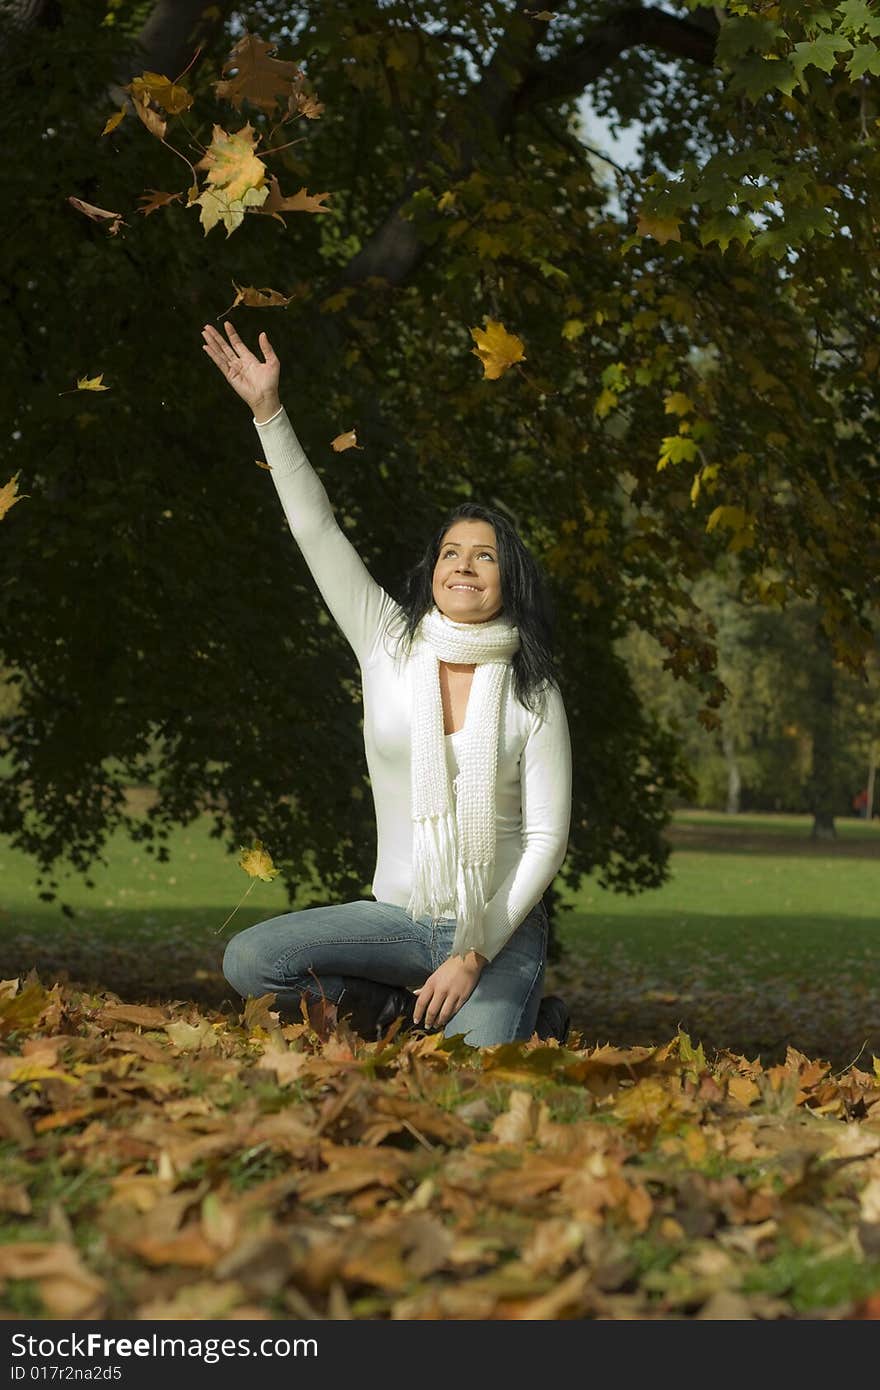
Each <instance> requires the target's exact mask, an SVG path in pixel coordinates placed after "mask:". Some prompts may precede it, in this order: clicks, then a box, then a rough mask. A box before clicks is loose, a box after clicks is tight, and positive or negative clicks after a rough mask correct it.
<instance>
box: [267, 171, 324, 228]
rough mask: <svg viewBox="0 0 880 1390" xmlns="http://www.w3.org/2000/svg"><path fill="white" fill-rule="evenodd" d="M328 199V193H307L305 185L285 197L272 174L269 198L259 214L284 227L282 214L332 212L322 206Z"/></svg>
mask: <svg viewBox="0 0 880 1390" xmlns="http://www.w3.org/2000/svg"><path fill="white" fill-rule="evenodd" d="M329 197H330V194H329V193H308V192H307V191H306V188H305V185H303V187H302V188H300V189H299V191H298V192H296V193H293V194H291V195H290V196H289V197H285V196H284V195H283V194H282V192H281V186H280V184H279V183H278V180H277V178H276V177H275V175H274V174H272V175H270V178H269V196H268V197H267V199H266V201H265V202H264V203H263V205H262V207H261V208H260V212H261V213H268V215H269V216H270V217H275V218H277V219H278V221H279V222H280V223H281V225H282V226H286V225H287V223H286V222H285V221H284V218H283V217H282V216H281V213H282V212H332V211H333V209H332V208H325V207H323V206H322V203H323V201H324V199H325V198H329Z"/></svg>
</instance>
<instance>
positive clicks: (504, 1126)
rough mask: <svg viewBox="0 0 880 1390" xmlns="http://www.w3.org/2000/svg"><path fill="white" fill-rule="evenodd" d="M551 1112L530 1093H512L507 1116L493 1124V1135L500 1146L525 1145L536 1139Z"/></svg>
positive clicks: (500, 1117)
mask: <svg viewBox="0 0 880 1390" xmlns="http://www.w3.org/2000/svg"><path fill="white" fill-rule="evenodd" d="M549 1118H550V1111H549V1110H548V1108H547V1106H546V1104H545V1103H544V1102H543V1101H540V1102H539V1101H538V1100H536V1098H535V1097H534V1096H533V1095H531V1093H530V1092H529V1091H511V1092H510V1099H509V1103H508V1108H507V1111H506V1112H505V1114H503V1115H499V1116H498V1118H497V1119H496V1120H495V1121H494V1122H493V1124H492V1133H493V1134H494V1135H495V1138H496V1139H497V1140H498V1142H499V1144H524V1143H525V1142H526V1141H527V1140H528V1139H534V1138H535V1136H536V1134H537V1132H538V1128H539V1126H540V1125H541V1123H542V1122H543V1123H545V1124H546V1123H547V1121H548V1120H549Z"/></svg>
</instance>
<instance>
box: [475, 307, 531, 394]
mask: <svg viewBox="0 0 880 1390" xmlns="http://www.w3.org/2000/svg"><path fill="white" fill-rule="evenodd" d="M471 337H472V338H473V340H474V342H475V343H476V345H477V346H476V347H475V348H471V352H472V353H473V354H474V356H475V357H479V359H480V361H481V362H482V364H483V379H484V380H488V381H497V380H498V378H499V377H501V376H503V375H504V373H505V372H506V371H507V369H508V368H509V367H512V366H513V364H514V362H524V361H525V356H526V355H525V352H524V350H523V342H522V339H521V338H517V336H516V334H515V333H508V331H507V329H506V328H505V327H504V324H503V323H499V322H498V320H497V319H489V318H487V319H486V327H485V328H472V329H471Z"/></svg>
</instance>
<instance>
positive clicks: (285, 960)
mask: <svg viewBox="0 0 880 1390" xmlns="http://www.w3.org/2000/svg"><path fill="white" fill-rule="evenodd" d="M548 925H549V924H548V920H547V913H546V910H545V908H544V904H543V901H542V902H538V903H536V904H535V906H534V907H533V908H532V910H531V912H529V914H528V916H527V917H526V918H525V920H524V921H523V922H521V923H520V925H519V926H518V927H517V929H516V931H515V932H514V933H513V935H512V936H511V938H510V940H509V941H508V942H507V944H506V945H505V946H504V947H503V948H502V949H501V950H500V951H499V952H498V955H497V956H496V957H495V959H494V960H492V961H490V962H489V964H488V965H486V966H484V968H483V971H482V973H481V975H480V978H479V980H478V981H477V984H476V986H475V988H474V990H473V992H472V994H471V995H470V997H469V998H468V999H466V1000H465V1002H464V1003H463V1004H462V1006H461V1008H460V1009H459V1010H458V1012H457V1013H456V1014H453V1016H452V1018H451V1019H450V1020H449V1022H448V1023H447V1025H446V1027H445V1029H444V1035H445V1036H446V1037H447V1038H450V1037H453V1036H454V1035H455V1034H461V1033H463V1034H464V1038H465V1042H467V1043H469V1044H470V1045H471V1046H472V1047H486V1046H489V1045H490V1044H492V1043H503V1042H514V1041H515V1040H517V1039H523V1038H530V1037H531V1035H532V1033H533V1032H534V1030H535V1020H536V1018H537V1015H538V1005H539V1004H540V1002H541V989H542V987H543V983H544V962H545V958H546V954H547V933H548ZM454 935H455V918H454V917H435V918H432V917H430V916H424V917H419V918H417V919H416V920H415V921H413V919H412V918H411V917H409V916H408V915H407V912H406V909H405V908H402V907H395V906H394V904H393V903H383V902H374V901H373V900H372V899H362V900H359V901H357V902H351V903H340V904H338V905H335V904H334V905H333V906H330V907H311V908H306V909H305V910H304V911H302V912H285V913H284V914H283V915H282V916H280V917H270V918H269V919H268V920H267V921H265V922H258V923H257V924H256V926H253V927H247V928H246V929H245V930H244V931H241V932H239V933H238V935H237V936H233V937H232V939H231V940H230V942H229V944H228V946H227V947H226V953H225V955H224V957H223V974H224V975H225V976H226V979H227V980H228V981H229V983H230V984H231V985H232V987H233V989H236V990H237V991H238V993H239V994H241V995H243V996H244V997H248V996H252V997H258V996H259V995H261V994H269V993H270V992H271V993H273V994H274V995H275V996H276V1002H277V1004H278V1007H279V1008H280V1009H284V1010H286V1011H288V1012H298V1011H299V1003H300V998H301V996H302V995H303V994H306V995H307V996H311V997H312V998H314V999H319V998H320V997H321V994H322V993H323V995H324V997H325V998H326V999H328V1000H330V1001H331V1002H335V1001H336V1000H338V999H339V997H340V995H341V994H342V990H343V980H342V977H343V976H345V975H354V976H359V977H360V978H362V979H367V980H375V981H378V982H379V983H380V984H387V985H393V986H395V987H398V988H399V987H401V986H403V987H409V988H413V989H417V988H418V987H419V986H420V985H423V984H424V982H425V980H426V979H427V978H428V976H429V975H430V974H432V973H433V971H435V970H436V969H437V967H438V966H439V965H441V964H442V963H443V961H444V960H446V958H447V956H448V955H449V953H450V951H451V949H452V940H453V937H454Z"/></svg>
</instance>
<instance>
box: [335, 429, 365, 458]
mask: <svg viewBox="0 0 880 1390" xmlns="http://www.w3.org/2000/svg"><path fill="white" fill-rule="evenodd" d="M363 447H364V446H363V445H362V444H358V442H357V432H356V431H355V430H347V431H346V433H345V434H337V436H336V438H335V439H331V441H330V448H331V449H334V450H335V451H336V453H337V454H341V453H344V451H345V450H346V449H362V448H363Z"/></svg>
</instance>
